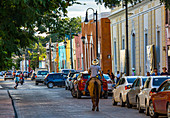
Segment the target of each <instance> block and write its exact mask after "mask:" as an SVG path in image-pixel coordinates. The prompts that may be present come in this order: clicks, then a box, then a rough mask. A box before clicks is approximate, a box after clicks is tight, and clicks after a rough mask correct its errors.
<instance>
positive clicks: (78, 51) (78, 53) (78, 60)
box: [74, 34, 83, 70]
mask: <svg viewBox="0 0 170 118" xmlns="http://www.w3.org/2000/svg"><path fill="white" fill-rule="evenodd" d="M81 37H82V35H81V34H79V35H78V36H75V37H74V44H75V58H74V62H75V65H74V66H75V69H76V70H83V55H82V54H83V50H82V45H83V43H82V41H81Z"/></svg>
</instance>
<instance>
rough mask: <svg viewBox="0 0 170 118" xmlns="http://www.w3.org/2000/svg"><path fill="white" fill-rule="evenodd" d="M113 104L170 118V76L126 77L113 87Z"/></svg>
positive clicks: (154, 116) (153, 117)
mask: <svg viewBox="0 0 170 118" xmlns="http://www.w3.org/2000/svg"><path fill="white" fill-rule="evenodd" d="M113 86H114V89H113V91H112V92H113V98H112V104H113V105H117V103H118V102H119V103H120V105H121V106H122V107H124V106H125V104H127V107H128V108H132V107H136V108H137V109H138V110H139V113H144V111H145V114H146V115H150V116H151V118H158V116H159V115H167V116H168V118H170V77H168V76H149V77H145V76H125V77H122V78H121V79H120V80H119V81H118V83H117V84H116V85H113Z"/></svg>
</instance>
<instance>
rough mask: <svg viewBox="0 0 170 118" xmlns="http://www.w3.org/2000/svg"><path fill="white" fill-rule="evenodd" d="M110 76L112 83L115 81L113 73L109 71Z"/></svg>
mask: <svg viewBox="0 0 170 118" xmlns="http://www.w3.org/2000/svg"><path fill="white" fill-rule="evenodd" d="M110 78H111V80H112V81H113V83H115V75H114V74H113V73H112V72H111V74H110Z"/></svg>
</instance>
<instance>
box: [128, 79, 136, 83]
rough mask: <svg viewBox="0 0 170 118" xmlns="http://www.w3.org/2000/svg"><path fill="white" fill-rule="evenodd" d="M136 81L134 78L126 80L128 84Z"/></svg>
mask: <svg viewBox="0 0 170 118" xmlns="http://www.w3.org/2000/svg"><path fill="white" fill-rule="evenodd" d="M135 80H136V78H127V81H128V83H133V82H134V81H135Z"/></svg>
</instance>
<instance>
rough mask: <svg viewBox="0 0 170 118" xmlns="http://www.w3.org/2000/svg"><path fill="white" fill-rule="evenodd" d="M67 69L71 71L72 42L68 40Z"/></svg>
mask: <svg viewBox="0 0 170 118" xmlns="http://www.w3.org/2000/svg"><path fill="white" fill-rule="evenodd" d="M66 42H67V45H66V68H67V69H71V59H70V51H71V50H70V40H68V39H67V40H66Z"/></svg>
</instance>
